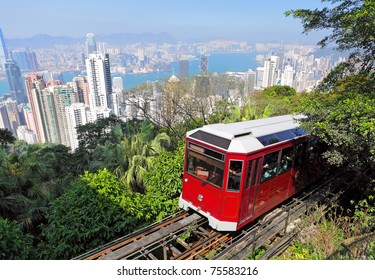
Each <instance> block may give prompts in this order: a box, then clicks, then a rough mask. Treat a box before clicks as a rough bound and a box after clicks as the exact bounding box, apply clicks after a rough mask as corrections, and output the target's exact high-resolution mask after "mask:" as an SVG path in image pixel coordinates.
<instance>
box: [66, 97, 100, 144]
mask: <svg viewBox="0 0 375 280" xmlns="http://www.w3.org/2000/svg"><path fill="white" fill-rule="evenodd" d="M66 118H67V124H68V130H69V133H68V134H69V137H70V139H69V142H70V147H71V149H72V151H74V150H75V149H77V148H78V135H77V127H78V126H80V125H85V124H87V123H89V122H92V121H93V120H92V117H91V113H90V108H89V106H87V105H86V104H83V103H73V104H72V105H70V106H68V107H67V108H66Z"/></svg>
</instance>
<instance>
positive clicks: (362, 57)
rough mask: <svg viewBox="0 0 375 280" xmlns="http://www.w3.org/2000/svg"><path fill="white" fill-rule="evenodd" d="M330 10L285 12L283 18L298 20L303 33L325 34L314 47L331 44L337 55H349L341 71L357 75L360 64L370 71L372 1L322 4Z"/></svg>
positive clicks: (374, 23) (374, 52)
mask: <svg viewBox="0 0 375 280" xmlns="http://www.w3.org/2000/svg"><path fill="white" fill-rule="evenodd" d="M322 2H330V3H331V5H332V7H324V8H322V9H315V10H308V9H297V10H289V11H287V12H286V13H285V14H286V15H287V16H289V15H293V17H295V18H299V19H301V22H302V26H303V29H304V31H303V32H304V33H308V32H310V31H312V30H321V29H325V30H329V31H330V32H331V33H330V34H329V35H327V36H325V37H324V38H323V39H322V40H321V41H319V42H318V44H319V45H320V46H321V47H325V46H327V45H328V44H329V43H335V44H336V45H337V49H338V50H340V51H347V50H348V51H350V52H351V53H350V57H349V58H350V59H349V60H350V61H349V62H347V63H345V69H347V70H348V69H349V70H351V71H357V70H358V65H356V64H357V63H360V65H361V67H360V68H361V69H364V70H365V71H370V70H374V69H375V68H374V67H375V64H374V57H375V2H374V1H373V0H322Z"/></svg>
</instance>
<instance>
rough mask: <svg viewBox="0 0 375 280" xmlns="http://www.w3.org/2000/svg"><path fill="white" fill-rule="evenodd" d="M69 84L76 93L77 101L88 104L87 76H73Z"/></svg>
mask: <svg viewBox="0 0 375 280" xmlns="http://www.w3.org/2000/svg"><path fill="white" fill-rule="evenodd" d="M71 84H72V86H73V89H74V92H76V93H77V94H78V102H79V103H85V104H86V105H87V106H90V95H89V83H88V81H87V78H86V77H85V76H78V77H74V78H73V82H72V83H71Z"/></svg>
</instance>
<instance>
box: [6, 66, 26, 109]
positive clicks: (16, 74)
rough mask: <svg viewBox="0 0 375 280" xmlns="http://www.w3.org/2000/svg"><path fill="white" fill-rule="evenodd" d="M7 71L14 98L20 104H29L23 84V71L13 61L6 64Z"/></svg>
mask: <svg viewBox="0 0 375 280" xmlns="http://www.w3.org/2000/svg"><path fill="white" fill-rule="evenodd" d="M5 71H6V73H7V78H8V83H9V88H10V93H11V95H12V98H13V99H14V100H16V101H17V102H18V103H19V104H21V103H27V96H26V93H25V90H24V86H23V83H22V77H21V71H20V68H19V67H18V65H17V63H16V62H15V61H14V60H12V59H8V60H7V62H6V63H5Z"/></svg>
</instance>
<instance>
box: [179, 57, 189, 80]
mask: <svg viewBox="0 0 375 280" xmlns="http://www.w3.org/2000/svg"><path fill="white" fill-rule="evenodd" d="M179 67H180V80H181V81H187V80H189V60H187V59H182V60H180V62H179Z"/></svg>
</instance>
